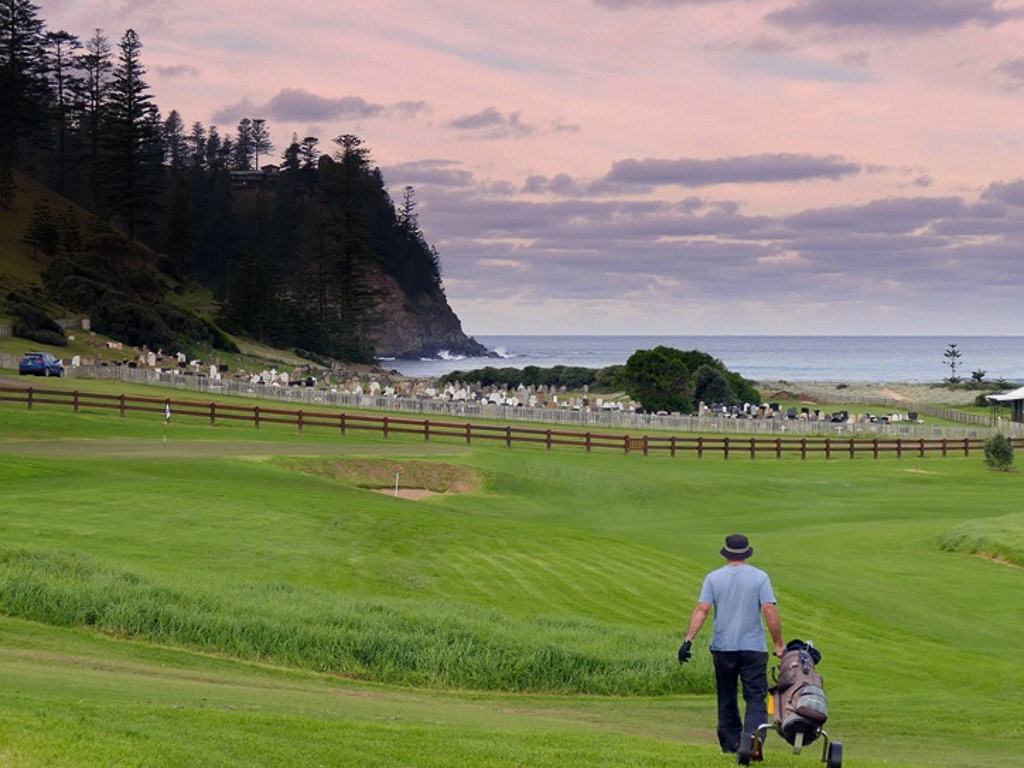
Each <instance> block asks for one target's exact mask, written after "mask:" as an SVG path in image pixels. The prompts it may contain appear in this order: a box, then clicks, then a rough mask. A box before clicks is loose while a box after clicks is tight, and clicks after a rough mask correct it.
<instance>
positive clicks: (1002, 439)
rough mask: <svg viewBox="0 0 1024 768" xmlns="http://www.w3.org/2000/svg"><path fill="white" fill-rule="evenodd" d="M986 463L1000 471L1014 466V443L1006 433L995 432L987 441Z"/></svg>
mask: <svg viewBox="0 0 1024 768" xmlns="http://www.w3.org/2000/svg"><path fill="white" fill-rule="evenodd" d="M985 463H986V464H987V465H988V466H989V467H991V468H992V469H998V470H999V471H1000V472H1006V471H1008V470H1009V469H1010V467H1012V466H1013V444H1012V443H1011V442H1010V441H1009V440H1008V439H1007V437H1006V436H1005V435H1003V434H995V435H992V437H990V438H988V439H987V440H986V441H985Z"/></svg>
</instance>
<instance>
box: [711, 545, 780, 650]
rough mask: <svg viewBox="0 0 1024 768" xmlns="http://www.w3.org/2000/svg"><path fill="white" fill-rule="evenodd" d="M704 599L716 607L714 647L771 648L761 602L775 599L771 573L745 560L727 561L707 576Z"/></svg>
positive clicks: (722, 648) (739, 648)
mask: <svg viewBox="0 0 1024 768" xmlns="http://www.w3.org/2000/svg"><path fill="white" fill-rule="evenodd" d="M699 602H702V603H711V605H712V606H714V609H715V618H714V624H713V632H712V636H711V650H712V651H767V650H768V643H767V642H766V640H765V637H764V625H763V624H762V623H761V606H762V605H764V604H765V603H774V602H776V600H775V593H773V592H772V583H771V580H770V579H769V578H768V574H767V573H765V572H764V571H762V570H760V569H758V568H755V567H754V566H752V565H748V564H746V563H744V564H743V565H723V566H722V567H721V568H719V569H718V570H717V571H712V572H711V573H709V574H708V575H707V576H706V577H705V578H704V586H703V587H702V588H701V590H700V600H699Z"/></svg>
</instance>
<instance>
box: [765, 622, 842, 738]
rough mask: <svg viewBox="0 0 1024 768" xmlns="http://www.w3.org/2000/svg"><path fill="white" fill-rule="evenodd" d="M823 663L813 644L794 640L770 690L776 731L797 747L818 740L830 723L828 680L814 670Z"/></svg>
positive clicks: (783, 655) (787, 648)
mask: <svg viewBox="0 0 1024 768" xmlns="http://www.w3.org/2000/svg"><path fill="white" fill-rule="evenodd" d="M820 661H821V653H819V651H818V649H817V648H815V647H814V645H813V644H812V643H809V642H807V643H805V642H804V641H803V640H791V641H790V643H789V645H787V646H786V650H785V652H784V653H783V654H782V662H781V664H780V665H779V675H778V680H776V681H775V685H774V687H773V688H772V689H771V691H770V693H771V694H772V698H773V703H774V707H773V710H774V712H773V717H774V725H775V729H776V730H777V731H778V732H779V733H780V734H781V735H782V738H784V739H785V740H786V741H788V742H789V743H790V744H793V745H794V746H796V745H797V744H801V745H802V744H810V743H811V742H812V741H814V740H815V739H816V738H818V736H819V735H820V734H821V727H822V726H823V725H824V724H825V721H826V720H828V704H827V702H826V699H825V687H824V681H823V680H822V677H821V675H819V674H818V673H817V672H816V671H815V668H814V667H815V665H816V664H818V663H819V662H820Z"/></svg>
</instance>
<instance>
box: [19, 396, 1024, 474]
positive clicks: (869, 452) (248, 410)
mask: <svg viewBox="0 0 1024 768" xmlns="http://www.w3.org/2000/svg"><path fill="white" fill-rule="evenodd" d="M0 401H8V402H17V403H25V405H27V407H28V408H29V410H31V409H32V408H34V407H35V406H37V405H56V406H64V407H70V408H71V409H72V410H73V411H74V412H75V413H78V411H79V410H81V409H83V408H87V409H95V410H100V411H103V410H106V411H115V410H116V411H117V412H118V414H119V415H120V416H121V417H122V418H123V417H124V416H125V414H126V413H128V412H129V411H132V412H142V413H153V414H160V415H165V414H167V413H170V414H171V415H172V416H173V418H175V419H177V418H182V417H191V418H198V419H204V420H208V421H209V423H210V426H211V427H213V426H216V425H217V424H218V422H223V421H241V422H248V423H251V424H252V425H253V426H254V427H255V428H256V429H259V428H260V427H261V425H263V424H282V425H286V426H294V427H296V428H297V429H298V431H299V432H300V433H302V432H303V431H304V430H306V429H329V430H333V431H336V432H337V433H338V434H339V435H340V436H344V435H345V434H346V433H347V432H348V431H349V430H358V431H370V432H379V433H380V434H381V436H382V437H383V438H384V439H385V440H386V439H388V437H389V436H390V435H393V434H404V435H419V436H422V438H423V440H424V441H425V442H429V441H431V440H434V439H445V438H449V439H451V438H454V439H458V440H460V441H465V443H466V445H471V444H472V443H473V442H474V441H486V440H490V441H496V442H502V443H504V444H505V446H506V447H508V448H511V447H512V445H513V444H514V443H533V444H540V445H544V446H545V447H546V448H547V450H549V451H550V450H552V449H553V448H554V447H556V446H558V447H572V448H582V449H584V450H586V451H587V452H588V453H589V452H590V451H593V450H595V449H612V450H616V451H621V452H623V453H624V454H626V455H628V454H630V453H642V454H643V455H644V456H648V455H650V454H651V453H658V452H662V453H668V454H669V456H672V457H675V456H676V455H677V454H691V455H694V456H696V457H697V458H704V457H705V456H706V455H710V456H721V457H722V458H723V459H729V458H731V457H732V456H742V457H745V458H750V459H756V458H757V457H759V456H767V457H772V458H775V459H781V458H782V457H783V456H787V455H797V456H799V457H800V458H801V459H802V460H806V459H807V458H808V457H812V456H823V457H824V458H825V459H833V458H850V459H854V458H857V457H858V456H869V457H871V458H873V459H878V458H880V457H882V456H883V455H889V456H895V457H896V458H898V459H899V458H903V457H904V456H907V457H915V458H926V457H929V456H941V457H942V458H945V457H947V456H951V455H957V456H959V455H963V456H970V455H971V454H972V453H975V452H978V451H982V450H983V449H984V440H982V439H980V438H966V437H965V438H936V439H925V438H891V439H880V438H856V437H842V438H832V437H824V438H807V437H791V438H783V437H746V436H743V437H738V436H733V437H729V436H719V435H715V436H707V435H686V436H680V435H642V436H639V437H637V436H633V435H613V434H600V433H595V432H581V431H573V430H554V429H541V428H530V427H518V426H511V425H499V424H474V423H472V422H464V423H463V422H451V421H434V420H431V419H409V418H404V417H398V416H370V415H365V414H354V413H345V412H341V413H337V412H328V411H320V410H315V411H307V410H290V409H283V408H266V407H264V406H261V405H236V404H228V403H218V402H199V401H195V400H172V399H170V398H156V397H140V396H130V395H124V394H121V395H107V394H97V393H93V392H79V391H77V390H76V391H74V392H67V391H63V390H55V389H40V388H36V387H18V386H9V385H0ZM1011 445H1013V447H1014V448H1018V447H1020V446H1021V445H1024V440H1020V439H1018V440H1016V442H1014V441H1013V440H1011Z"/></svg>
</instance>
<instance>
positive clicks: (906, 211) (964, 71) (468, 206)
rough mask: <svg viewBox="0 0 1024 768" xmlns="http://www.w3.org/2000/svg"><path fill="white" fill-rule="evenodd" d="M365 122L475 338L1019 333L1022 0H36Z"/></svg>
mask: <svg viewBox="0 0 1024 768" xmlns="http://www.w3.org/2000/svg"><path fill="white" fill-rule="evenodd" d="M35 2H36V3H37V5H38V7H39V9H40V10H39V16H40V18H42V20H43V21H44V22H45V24H46V27H47V29H48V30H50V31H55V30H59V29H63V30H66V31H68V32H71V33H72V34H75V35H77V36H78V37H79V38H80V39H81V40H83V41H84V40H86V39H88V38H89V37H91V36H92V34H93V31H94V30H95V29H101V30H102V31H103V33H104V34H105V35H106V36H107V37H108V38H109V40H110V42H111V44H112V45H113V46H114V47H115V51H116V45H117V43H118V41H119V40H120V39H121V37H122V36H123V34H124V32H125V31H126V30H128V29H134V30H135V32H136V33H137V34H138V35H139V38H140V40H141V42H142V46H143V49H142V63H143V66H144V67H145V69H146V80H147V82H148V83H149V85H150V88H151V93H152V95H153V97H154V101H155V102H156V104H157V105H158V106H159V107H160V109H161V112H162V114H163V115H164V116H166V115H167V113H169V112H170V111H171V110H177V111H178V112H179V114H180V115H181V117H182V119H183V120H184V122H185V124H186V125H187V126H191V125H192V124H193V123H195V122H200V123H202V124H203V125H204V126H206V127H210V126H213V125H215V126H217V128H218V130H219V131H220V132H221V133H222V134H225V133H233V132H234V130H235V128H236V127H237V124H238V121H239V120H240V119H242V118H244V117H250V118H263V119H264V120H266V124H267V125H268V126H269V128H270V130H271V134H272V137H273V141H274V144H275V152H274V153H273V155H274V157H273V158H272V159H279V158H280V153H281V152H282V151H283V150H284V148H285V147H286V146H287V145H288V144H289V143H290V142H291V140H292V138H293V136H297V137H298V138H300V139H301V138H304V137H306V136H314V137H317V138H319V140H320V142H319V147H320V149H321V151H323V152H326V153H334V152H336V151H337V150H338V149H339V147H338V146H337V144H336V143H335V142H334V138H335V137H338V136H340V135H342V134H354V135H356V136H358V137H359V138H360V139H362V141H363V143H364V147H366V148H368V149H369V150H370V154H371V161H372V162H373V164H375V165H376V166H379V167H380V169H381V172H382V173H383V176H384V180H385V182H386V183H387V185H388V188H389V190H390V191H391V194H392V197H393V198H394V199H395V200H396V201H400V200H401V198H402V191H403V190H404V189H405V187H406V186H409V185H411V186H412V187H413V188H414V190H415V192H414V194H415V199H416V201H417V203H418V208H417V212H418V214H419V223H420V227H421V229H422V230H423V232H424V235H425V236H426V238H427V240H428V242H430V243H431V244H433V245H434V246H435V247H436V248H437V250H438V252H439V255H440V259H441V267H442V275H443V280H444V286H445V291H446V294H447V297H448V301H449V303H450V305H451V306H452V308H453V309H454V310H455V312H456V314H457V315H458V316H459V318H460V319H461V320H462V325H463V329H464V330H465V331H466V332H467V333H469V334H470V335H496V334H654V335H705V334H707V335H751V336H756V335H779V334H793V335H807V334H826V335H892V334H895V335H904V334H905V335H918V334H923V335H950V336H952V335H955V336H957V337H959V336H969V335H1020V334H1021V333H1024V331H1022V328H1024V323H1022V320H1024V311H1022V303H1021V295H1022V289H1024V257H1022V254H1024V0H1019V1H1018V0H1012V1H1008V2H1000V1H999V0H556V1H555V2H550V1H549V0H518V1H517V2H513V1H512V0H417V1H416V2H412V1H411V0H401V1H400V0H347V1H345V2H335V3H330V2H323V1H322V0H321V1H319V2H317V1H314V0H291V1H290V2H288V3H268V2H264V1H263V0H247V1H246V2H238V0H219V1H218V2H209V0H35Z"/></svg>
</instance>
